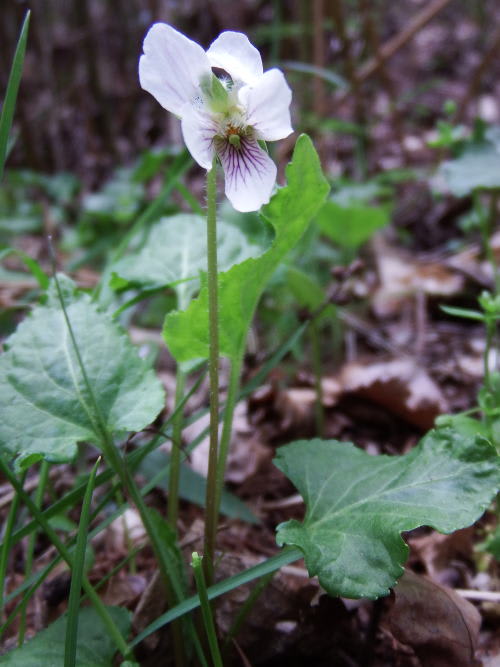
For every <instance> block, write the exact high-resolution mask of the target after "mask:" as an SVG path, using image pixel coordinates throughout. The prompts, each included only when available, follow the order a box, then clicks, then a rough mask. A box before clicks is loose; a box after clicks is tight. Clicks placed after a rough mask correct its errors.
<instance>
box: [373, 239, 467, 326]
mask: <svg viewBox="0 0 500 667" xmlns="http://www.w3.org/2000/svg"><path fill="white" fill-rule="evenodd" d="M374 248H375V254H376V262H377V269H378V275H379V280H380V285H379V287H378V288H377V289H376V290H375V293H374V295H373V302H372V306H373V310H374V312H375V314H376V315H377V316H378V317H391V316H393V315H396V314H398V313H399V312H400V310H401V306H402V304H403V303H404V302H405V301H406V300H407V299H408V298H411V297H413V296H414V295H415V294H418V293H423V294H427V295H429V296H451V295H453V294H457V293H459V292H460V291H461V290H462V289H463V287H464V284H465V278H464V277H463V276H462V275H460V274H459V273H457V271H456V270H454V269H452V268H448V267H447V266H446V265H445V264H444V263H443V261H440V262H437V261H436V262H431V261H417V260H415V259H414V258H413V257H410V256H409V255H406V254H405V253H403V252H402V251H401V250H396V249H394V248H391V247H390V246H388V245H387V244H386V243H385V242H384V241H383V240H382V239H381V238H379V239H376V243H375V245H374Z"/></svg>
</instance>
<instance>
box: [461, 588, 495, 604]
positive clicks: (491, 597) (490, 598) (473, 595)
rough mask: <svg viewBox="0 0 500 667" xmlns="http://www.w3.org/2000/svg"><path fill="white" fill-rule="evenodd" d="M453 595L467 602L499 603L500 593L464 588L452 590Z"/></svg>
mask: <svg viewBox="0 0 500 667" xmlns="http://www.w3.org/2000/svg"><path fill="white" fill-rule="evenodd" d="M453 590H454V591H455V593H457V594H458V595H460V597H463V598H466V599H467V600H480V601H482V602H500V591H473V590H470V589H465V588H454V589H453Z"/></svg>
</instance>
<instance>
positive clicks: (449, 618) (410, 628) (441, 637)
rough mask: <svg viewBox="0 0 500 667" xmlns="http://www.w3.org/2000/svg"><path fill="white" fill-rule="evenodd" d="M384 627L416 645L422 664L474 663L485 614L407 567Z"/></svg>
mask: <svg viewBox="0 0 500 667" xmlns="http://www.w3.org/2000/svg"><path fill="white" fill-rule="evenodd" d="M393 595H394V603H393V605H392V606H391V608H390V610H389V611H388V612H387V614H386V616H385V617H384V619H383V621H382V627H384V629H387V630H389V632H391V634H392V635H393V636H394V637H395V638H396V639H397V640H398V641H400V642H401V643H403V644H407V645H409V646H411V647H412V648H413V650H414V651H415V653H416V655H417V656H418V658H419V659H420V661H421V663H422V665H426V666H429V667H431V666H432V667H450V665H453V667H472V666H473V665H479V664H480V663H478V662H477V661H476V660H475V658H474V653H475V650H476V647H477V643H478V637H479V628H480V625H481V616H480V614H479V612H478V611H477V609H476V608H475V607H474V606H473V605H472V604H471V603H470V602H468V601H467V600H465V599H464V598H462V597H460V596H459V595H458V594H457V593H455V592H454V591H453V589H451V588H447V587H446V586H441V585H439V584H437V583H435V582H433V581H431V580H430V579H427V578H426V577H423V576H421V575H418V574H415V573H413V572H411V571H408V570H407V571H406V572H405V573H404V575H403V576H402V577H401V579H400V580H399V583H398V585H397V586H396V587H395V588H394V593H393Z"/></svg>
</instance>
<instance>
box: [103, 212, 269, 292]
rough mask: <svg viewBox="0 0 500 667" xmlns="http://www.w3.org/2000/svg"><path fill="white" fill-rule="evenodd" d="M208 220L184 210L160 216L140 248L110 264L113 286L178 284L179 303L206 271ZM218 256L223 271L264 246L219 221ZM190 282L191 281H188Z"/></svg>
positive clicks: (157, 286)
mask: <svg viewBox="0 0 500 667" xmlns="http://www.w3.org/2000/svg"><path fill="white" fill-rule="evenodd" d="M206 236H207V234H206V222H205V219H204V218H203V217H201V216H200V215H191V214H187V213H181V214H179V215H173V216H170V217H165V218H162V219H160V220H159V221H158V222H157V223H156V224H155V225H154V226H153V227H152V228H151V230H150V231H149V233H148V237H147V239H146V241H145V242H144V244H143V245H142V247H141V249H140V250H139V251H138V252H137V253H134V254H131V255H128V256H126V257H123V258H122V259H120V260H119V261H118V262H116V263H115V264H114V265H112V266H111V271H112V272H113V274H114V275H113V278H112V280H111V286H112V287H113V288H114V289H123V288H129V287H133V286H140V287H142V288H145V289H156V288H159V287H166V286H167V285H176V291H177V292H178V296H179V303H183V304H186V305H187V302H188V299H189V298H190V297H191V296H192V295H193V292H194V291H196V290H197V289H198V286H199V281H198V276H199V273H200V271H205V270H206V265H207V239H206ZM217 252H218V259H219V267H220V270H222V271H224V270H226V269H229V268H230V267H231V266H232V265H233V264H236V263H237V262H241V261H243V260H245V259H247V258H248V257H255V256H257V255H258V254H259V253H260V252H261V248H260V247H259V246H257V245H254V244H249V242H248V241H247V239H246V238H245V236H244V234H242V232H241V231H240V230H239V229H237V228H236V227H235V226H234V225H230V224H228V223H226V222H225V221H224V220H219V221H218V247H217ZM185 281H190V282H185Z"/></svg>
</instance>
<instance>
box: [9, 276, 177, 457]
mask: <svg viewBox="0 0 500 667" xmlns="http://www.w3.org/2000/svg"><path fill="white" fill-rule="evenodd" d="M60 284H61V287H62V290H63V292H64V299H65V304H66V310H67V314H68V317H69V320H70V322H71V325H72V328H73V332H74V335H75V338H76V341H77V344H78V347H79V351H80V356H81V358H82V361H83V365H84V367H85V371H86V375H87V378H88V380H89V384H90V386H91V388H92V394H93V396H94V398H95V401H96V402H97V405H98V406H99V411H100V416H101V419H102V421H104V424H105V426H106V428H107V430H108V431H109V432H111V433H120V432H125V431H139V430H141V429H142V428H144V427H145V426H146V425H147V424H149V423H150V422H151V421H152V420H153V419H154V418H155V417H156V415H157V414H158V412H159V411H160V410H161V409H162V407H163V405H164V394H163V389H162V387H161V385H160V382H159V381H158V379H157V378H156V377H155V375H154V372H153V370H152V369H151V368H149V367H148V365H147V364H146V363H145V362H144V361H143V360H141V359H140V358H139V357H138V355H137V351H136V349H135V348H134V346H133V345H132V343H131V342H130V340H129V339H128V337H127V335H126V334H125V332H124V331H123V330H122V329H121V328H120V327H119V326H118V325H117V324H116V323H115V322H113V321H112V320H111V319H110V316H109V315H107V314H105V313H102V312H100V311H99V310H98V309H97V307H96V306H95V305H94V304H93V303H92V302H91V301H90V298H89V297H88V296H87V295H86V294H83V293H82V292H80V291H78V290H77V289H76V288H75V285H74V283H72V282H71V281H70V280H69V279H68V278H64V276H62V277H61V278H60ZM6 348H7V351H6V352H5V353H4V354H3V355H2V356H1V357H0V376H1V377H2V378H3V379H4V381H3V382H2V383H1V385H0V452H2V453H3V454H4V455H9V456H15V455H18V456H19V459H18V463H21V462H23V463H24V464H27V463H32V462H33V461H34V460H38V459H40V458H42V457H44V458H46V459H47V460H49V461H53V462H60V461H68V460H70V459H72V458H73V457H74V455H75V453H76V443H77V442H80V441H89V442H92V443H94V444H95V445H97V446H99V443H100V442H101V440H102V431H101V430H100V428H99V418H98V415H96V410H95V403H94V402H93V400H92V396H91V395H90V392H89V390H88V387H87V385H86V382H85V378H84V377H83V375H82V371H81V368H80V365H79V362H78V358H77V355H76V353H75V349H74V347H73V344H72V341H71V337H70V335H69V332H68V327H67V325H66V322H65V319H64V314H63V311H62V309H61V307H60V304H59V303H58V301H57V299H56V297H55V294H54V286H53V285H52V286H51V288H50V289H49V293H48V300H47V304H46V305H44V306H39V307H37V308H35V309H34V310H33V312H32V313H31V315H30V316H29V317H27V318H26V319H25V320H24V321H23V322H22V323H21V324H20V325H19V327H18V329H17V331H16V332H15V333H14V334H13V335H12V336H11V337H10V338H9V339H8V340H7V342H6ZM20 424H22V428H20Z"/></svg>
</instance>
